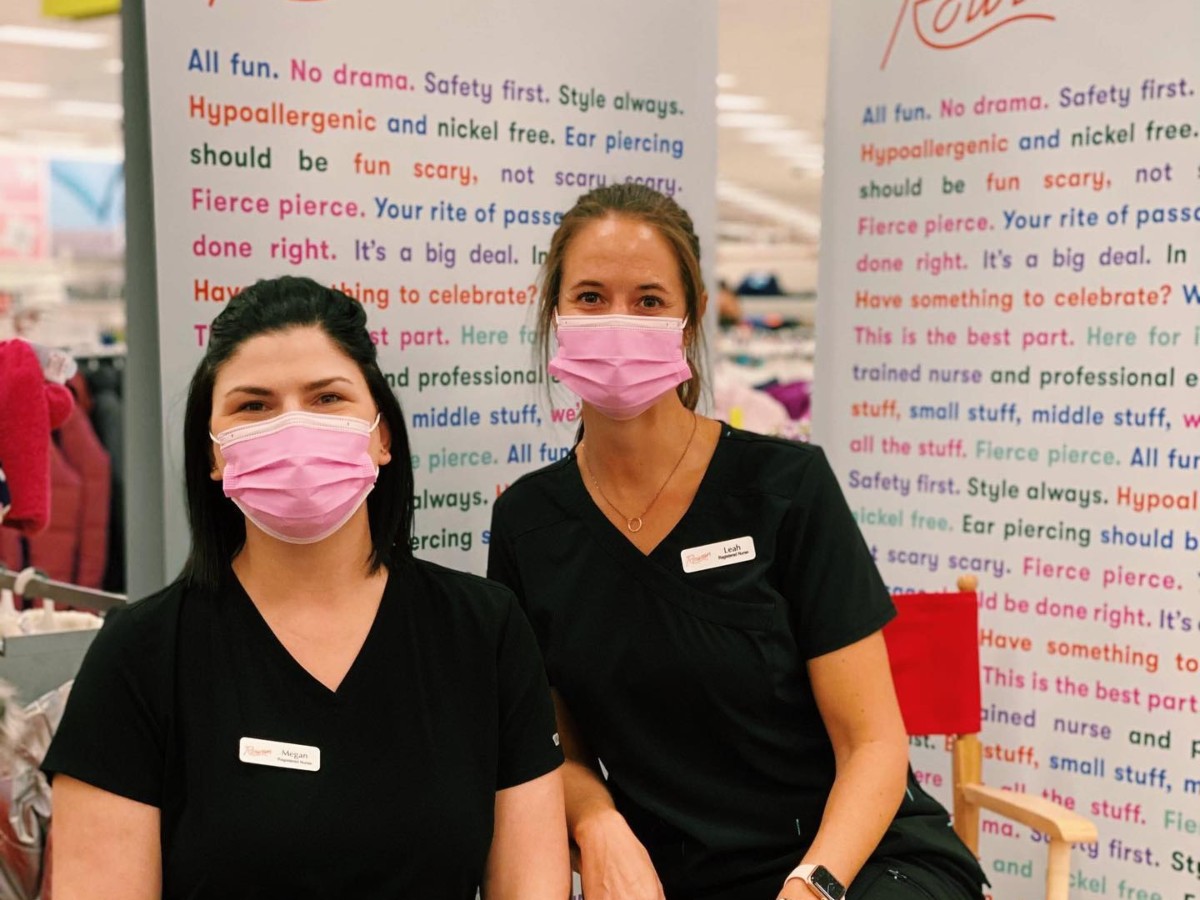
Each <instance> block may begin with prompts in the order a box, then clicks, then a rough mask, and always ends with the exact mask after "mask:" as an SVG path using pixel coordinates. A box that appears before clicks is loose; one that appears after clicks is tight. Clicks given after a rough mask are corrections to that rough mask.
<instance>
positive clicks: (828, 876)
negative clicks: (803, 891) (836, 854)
mask: <svg viewBox="0 0 1200 900" xmlns="http://www.w3.org/2000/svg"><path fill="white" fill-rule="evenodd" d="M793 878H797V879H799V880H800V881H802V882H804V883H805V884H806V885H808V889H809V890H810V891H812V893H813V894H814V895H816V896H818V897H821V898H822V900H842V898H844V897H845V896H846V889H845V888H844V887H842V883H841V882H840V881H838V880H837V879H836V878H834V877H833V873H831V872H830V871H829V870H828V869H827V868H825V867H824V866H813V865H803V866H796V868H794V869H793V870H792V874H791V875H789V876H788V877H787V879H785V880H786V881H791V880H792V879H793Z"/></svg>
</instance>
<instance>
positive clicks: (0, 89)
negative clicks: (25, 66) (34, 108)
mask: <svg viewBox="0 0 1200 900" xmlns="http://www.w3.org/2000/svg"><path fill="white" fill-rule="evenodd" d="M49 96H50V85H48V84H34V83H32V82H28V81H0V97H11V98H13V99H16V100H41V99H42V98H44V97H49Z"/></svg>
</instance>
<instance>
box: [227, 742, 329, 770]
mask: <svg viewBox="0 0 1200 900" xmlns="http://www.w3.org/2000/svg"><path fill="white" fill-rule="evenodd" d="M238 759H240V760H241V761H242V762H244V763H250V764H251V765H254V766H274V767H275V768H277V769H299V770H301V771H302V772H316V771H319V770H320V768H321V748H320V747H306V746H305V745H304V744H286V743H284V742H283V741H267V740H263V739H262V738H248V737H244V738H242V739H241V740H240V741H239V742H238Z"/></svg>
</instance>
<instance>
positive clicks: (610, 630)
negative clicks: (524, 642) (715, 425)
mask: <svg viewBox="0 0 1200 900" xmlns="http://www.w3.org/2000/svg"><path fill="white" fill-rule="evenodd" d="M751 544H752V545H753V554H752V555H751V553H750V549H749V548H750V546H751ZM706 554H707V555H706ZM722 557H724V558H722ZM685 559H690V565H691V567H693V568H696V567H698V566H703V565H705V564H711V563H714V562H715V563H723V564H721V565H715V566H713V567H712V568H699V569H698V570H696V571H692V572H686V571H685V570H684V561H685ZM488 575H489V577H491V578H494V579H496V580H497V581H500V582H503V583H505V584H507V585H509V586H510V587H512V588H513V590H514V591H516V593H517V596H518V598H520V600H521V602H522V605H523V606H524V607H525V611H526V612H527V613H528V615H529V620H530V622H531V623H532V625H533V628H534V632H535V633H536V634H537V638H538V642H539V644H540V645H541V648H542V653H543V656H544V657H545V660H546V666H547V671H548V673H549V680H550V683H551V685H552V686H553V687H554V688H555V689H557V690H558V692H559V693H560V694H561V695H562V697H563V699H564V701H565V702H566V705H567V707H568V709H570V711H571V713H572V715H573V717H574V718H575V720H576V721H577V723H578V725H579V728H580V730H581V731H582V736H583V738H584V739H585V740H586V741H587V742H588V744H589V745H590V746H591V748H592V750H593V751H594V752H595V753H596V754H597V756H599V758H600V760H601V761H602V762H603V764H604V766H605V768H606V770H607V772H608V786H609V789H610V791H611V792H612V794H613V797H614V799H615V801H616V804H617V808H618V809H619V810H620V812H621V813H622V814H623V815H624V816H625V818H626V819H627V820H628V822H629V824H630V826H631V827H632V829H633V831H634V833H635V834H636V835H637V836H638V838H639V840H641V841H642V843H643V844H645V846H646V848H647V850H648V851H649V853H650V855H651V858H652V860H653V862H654V865H655V868H656V870H657V872H658V875H659V878H660V879H661V880H662V882H663V886H664V888H665V889H666V892H667V896H668V898H672V900H674V898H678V897H706V896H718V895H719V896H721V897H723V898H725V897H728V898H734V897H739V898H740V897H742V896H746V897H747V898H751V897H757V896H758V894H756V893H753V892H751V893H739V892H738V891H737V888H738V887H739V886H740V885H747V884H750V883H751V882H754V883H757V884H758V885H759V887H757V888H756V889H755V890H757V891H759V892H764V893H765V892H767V891H774V890H777V889H778V887H780V886H781V885H782V884H783V880H784V878H785V877H786V875H787V873H788V872H789V871H790V870H791V869H792V868H793V867H794V866H796V865H797V864H798V863H799V862H800V859H801V857H802V856H803V855H804V851H805V850H806V849H807V847H808V845H809V844H810V843H811V842H812V839H813V837H814V835H815V834H816V831H817V826H818V825H819V824H820V820H821V815H822V812H823V810H824V807H825V801H826V799H827V798H828V795H829V791H830V788H831V787H832V784H833V778H834V754H833V747H832V744H831V743H830V739H829V735H828V733H827V732H826V730H825V727H824V724H823V722H822V720H821V717H820V713H819V711H818V709H817V705H816V701H815V699H814V696H813V692H812V686H811V684H810V682H809V679H808V674H807V669H806V665H805V663H806V661H807V660H809V659H812V658H814V657H817V656H821V655H823V654H825V653H829V652H831V651H834V650H837V649H840V648H842V647H845V646H847V645H849V644H852V643H854V642H855V641H857V640H859V639H861V638H864V637H866V636H868V635H870V634H872V633H874V632H876V631H878V630H879V629H880V628H881V627H882V626H883V625H884V624H885V623H886V622H888V621H889V620H890V619H891V618H892V616H893V615H894V614H895V610H894V607H893V605H892V602H891V598H890V597H889V595H888V593H887V590H886V588H885V587H884V585H883V582H882V580H881V579H880V576H879V573H878V571H877V570H876V567H875V564H874V561H873V559H872V557H871V553H870V551H869V549H868V548H867V546H866V544H865V542H864V541H863V538H862V535H861V534H860V532H859V530H858V527H857V525H856V523H855V522H854V519H853V517H852V515H851V513H850V510H849V507H848V506H847V504H846V501H845V499H844V497H843V496H842V492H841V489H840V488H839V486H838V484H837V481H836V479H835V477H834V474H833V472H832V470H831V469H830V467H829V464H828V462H827V461H826V459H825V456H824V454H823V453H822V452H821V450H820V449H818V448H817V447H814V446H812V445H805V444H797V443H793V442H790V441H783V440H778V439H774V438H767V437H762V436H760V435H755V434H751V433H749V432H744V431H740V430H737V429H733V428H730V427H729V426H727V425H724V424H722V431H721V437H720V440H719V441H718V443H717V448H716V451H715V454H714V456H713V458H712V461H711V463H710V464H709V467H708V470H707V472H706V473H705V475H704V477H703V479H702V481H701V483H700V487H699V490H698V491H697V494H696V497H695V500H694V501H693V502H692V505H691V507H690V508H689V509H688V510H687V512H686V513H685V514H684V516H683V518H682V519H681V520H680V522H679V524H678V525H676V526H675V528H674V529H673V530H672V531H671V532H670V533H669V534H668V535H667V536H666V537H665V538H664V539H663V541H662V542H661V543H660V544H659V545H658V546H657V547H656V548H655V549H654V550H653V551H652V552H651V553H650V554H649V555H645V556H644V555H643V554H642V553H641V551H639V550H638V549H637V548H636V547H634V545H633V544H632V543H630V542H629V540H628V539H627V538H626V537H625V535H624V534H622V533H620V532H619V531H618V530H617V529H616V528H614V527H613V525H612V524H611V523H610V522H609V521H608V519H607V518H605V516H604V514H603V512H602V511H601V510H600V509H599V508H598V507H597V506H596V504H595V503H594V502H593V501H592V499H591V497H590V496H589V495H588V492H587V489H586V486H585V485H584V483H583V480H582V479H581V478H580V475H579V469H578V463H577V460H576V456H575V454H574V453H572V454H570V455H569V456H568V457H567V458H565V459H563V460H561V461H559V462H558V463H555V464H553V465H551V466H548V467H547V468H544V469H541V470H539V471H537V472H534V473H532V474H530V475H528V476H526V477H524V478H522V479H520V480H518V481H517V482H515V483H514V484H513V485H512V486H511V487H510V488H509V489H508V490H507V491H505V492H504V494H503V495H502V496H501V497H500V498H499V499H498V500H497V502H496V506H495V509H494V513H493V526H492V534H491V544H490V556H489V565H488ZM882 856H889V857H908V858H912V859H914V860H927V861H928V862H929V864H930V865H933V866H935V867H937V868H939V869H943V870H946V871H947V873H948V874H949V875H950V876H951V878H952V879H954V880H955V881H959V882H961V883H962V884H963V885H964V886H965V887H966V888H968V889H969V890H970V891H972V892H973V893H974V895H975V896H978V895H979V893H978V892H979V885H980V884H981V883H982V882H983V876H982V873H981V872H980V870H979V868H978V864H977V863H976V861H975V859H974V857H973V856H972V855H971V854H970V852H969V851H968V850H967V849H966V847H965V846H963V844H962V843H961V841H959V840H958V839H957V838H956V837H955V836H954V834H953V831H952V830H951V829H950V828H949V821H948V818H947V815H946V812H945V810H944V809H943V808H942V807H941V806H940V805H939V804H938V803H937V802H936V801H934V800H933V799H932V798H930V797H929V796H928V795H926V794H925V793H924V792H923V791H921V789H920V787H919V785H917V784H916V782H915V780H914V779H912V778H911V773H910V778H909V791H908V793H907V795H906V797H905V800H904V802H903V804H902V806H901V808H900V810H899V811H898V813H897V816H896V819H895V821H894V823H893V824H892V826H891V827H890V829H889V830H888V833H887V835H886V836H885V837H884V839H883V841H882V843H881V844H880V847H879V850H878V851H877V853H876V857H882ZM776 879H777V880H776ZM772 884H773V885H774V887H771V888H763V887H761V886H762V885H772ZM773 896H774V893H771V897H773ZM763 900H771V898H770V897H764V898H763Z"/></svg>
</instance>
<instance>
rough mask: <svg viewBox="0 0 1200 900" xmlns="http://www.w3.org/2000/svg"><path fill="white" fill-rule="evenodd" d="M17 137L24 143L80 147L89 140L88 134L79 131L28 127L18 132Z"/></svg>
mask: <svg viewBox="0 0 1200 900" xmlns="http://www.w3.org/2000/svg"><path fill="white" fill-rule="evenodd" d="M17 137H18V138H19V139H20V140H21V142H22V143H24V144H43V145H48V146H60V147H61V146H71V147H78V146H80V145H81V144H86V143H87V142H88V139H87V136H86V135H83V134H80V133H79V132H78V131H35V130H32V129H26V130H25V131H20V132H17Z"/></svg>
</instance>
